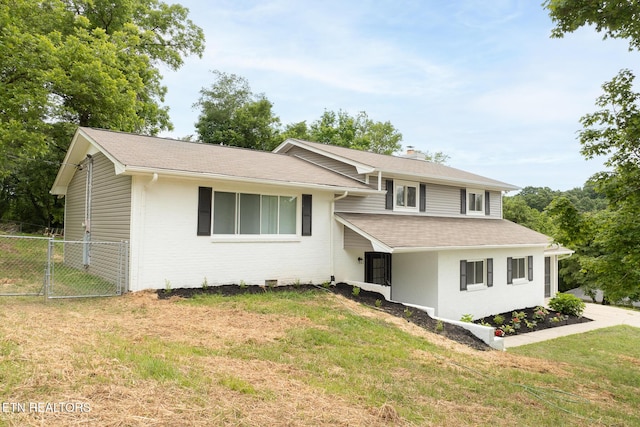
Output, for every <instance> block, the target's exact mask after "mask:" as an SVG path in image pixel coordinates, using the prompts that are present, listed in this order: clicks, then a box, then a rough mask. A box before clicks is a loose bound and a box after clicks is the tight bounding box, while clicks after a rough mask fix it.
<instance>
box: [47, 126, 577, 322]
mask: <svg viewBox="0 0 640 427" xmlns="http://www.w3.org/2000/svg"><path fill="white" fill-rule="evenodd" d="M516 189H517V187H515V186H512V185H509V184H505V183H502V182H499V181H496V180H492V179H489V178H485V177H482V176H478V175H475V174H471V173H468V172H465V171H461V170H458V169H454V168H450V167H447V166H443V165H439V164H434V163H431V162H428V161H425V160H422V159H420V158H418V156H416V155H415V153H413V154H409V156H408V157H407V156H402V157H396V156H387V155H380V154H374V153H369V152H364V151H357V150H351V149H347V148H342V147H336V146H331V145H324V144H318V143H312V142H307V141H300V140H294V139H290V140H287V141H285V142H284V143H282V144H281V145H280V146H279V147H277V148H276V149H275V150H274V152H261V151H254V150H246V149H239V148H232V147H225V146H219V145H210V144H202V143H194V142H185V141H178V140H172V139H165V138H156V137H149V136H141V135H134V134H127V133H121V132H113V131H105V130H99V129H91V128H80V129H78V131H77V132H76V134H75V136H74V138H73V141H72V143H71V146H70V147H69V151H68V153H67V155H66V158H65V160H64V163H63V165H62V167H61V168H60V170H59V172H58V175H57V177H56V180H55V183H54V185H53V188H52V190H51V192H52V193H53V194H57V195H60V196H65V197H66V204H65V236H66V239H71V240H84V241H114V240H118V241H119V240H126V241H129V245H130V246H129V290H131V291H138V290H142V289H147V288H155V289H158V288H164V287H165V286H166V285H167V284H170V285H171V286H172V287H200V286H202V284H203V283H205V281H206V283H207V284H208V285H212V286H213V285H221V284H231V283H235V284H238V283H240V282H244V283H247V284H256V285H264V284H265V283H266V282H269V283H273V281H277V283H279V284H288V283H293V282H303V283H308V282H313V283H323V282H328V281H337V282H346V283H350V284H354V285H357V286H360V287H363V288H365V289H371V290H376V291H378V292H381V293H382V294H383V295H385V296H386V297H387V298H388V299H392V300H395V301H399V302H407V303H412V304H416V305H420V306H425V307H431V308H432V309H433V312H434V313H435V314H436V315H437V316H439V317H444V318H450V319H459V318H460V317H461V315H462V314H473V315H474V317H476V318H477V317H483V316H485V315H488V314H493V313H498V312H503V311H508V310H513V309H517V308H523V307H528V306H534V305H539V304H543V303H544V298H545V296H552V295H553V294H555V292H556V291H557V261H558V257H559V256H562V255H564V254H568V253H570V251H568V250H566V249H563V248H560V247H556V246H554V245H552V244H551V241H550V239H549V237H547V236H545V235H542V234H540V233H537V232H535V231H532V230H530V229H527V228H525V227H522V226H520V225H517V224H514V223H512V222H509V221H507V220H504V219H503V218H502V194H503V192H505V191H510V190H516ZM100 262H101V263H105V262H107V261H105V260H102V259H92V258H91V257H89V256H85V257H84V258H83V263H84V267H85V268H86V269H91V268H97V267H98V266H97V265H94V264H96V263H100Z"/></svg>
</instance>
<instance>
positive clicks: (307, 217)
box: [302, 194, 312, 236]
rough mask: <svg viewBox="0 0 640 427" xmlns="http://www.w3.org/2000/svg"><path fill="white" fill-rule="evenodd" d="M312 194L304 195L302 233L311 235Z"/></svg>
mask: <svg viewBox="0 0 640 427" xmlns="http://www.w3.org/2000/svg"><path fill="white" fill-rule="evenodd" d="M311 207H312V203H311V194H303V195H302V235H303V236H311V210H312V209H311Z"/></svg>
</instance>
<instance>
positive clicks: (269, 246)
mask: <svg viewBox="0 0 640 427" xmlns="http://www.w3.org/2000/svg"><path fill="white" fill-rule="evenodd" d="M199 186H206V187H213V189H214V191H228V192H245V193H258V194H273V195H291V196H296V197H297V200H298V214H297V218H298V219H297V227H298V230H297V235H296V236H295V237H294V238H285V239H278V238H275V239H273V238H272V239H270V238H261V236H232V237H227V238H224V239H220V238H217V237H216V236H197V235H196V230H197V217H198V187H199ZM302 194H303V192H302V191H299V190H292V189H290V188H283V187H280V188H279V187H275V186H266V185H248V184H237V183H236V184H234V183H230V182H228V181H227V182H214V181H195V180H188V179H176V178H171V179H168V178H163V177H162V176H160V177H159V179H158V180H157V181H155V182H150V178H149V177H134V180H133V195H132V201H133V202H132V206H133V208H132V230H131V234H132V238H131V250H130V256H131V277H130V289H131V290H132V291H136V290H142V289H147V288H156V289H161V288H164V287H165V286H166V284H167V283H169V284H170V286H171V287H173V288H180V287H200V286H202V283H203V282H204V279H205V278H206V280H207V282H208V284H209V285H212V286H213V285H220V284H239V283H240V282H241V281H243V282H245V283H246V284H257V285H264V284H265V280H271V279H276V280H278V282H279V284H288V283H292V282H295V281H298V280H299V281H300V282H302V283H309V282H313V283H322V282H324V281H328V280H329V279H330V276H331V272H330V264H331V263H330V259H331V256H330V233H329V226H330V224H331V222H332V221H331V220H330V211H329V210H330V201H331V200H332V198H333V194H332V193H327V192H322V191H316V192H313V191H309V192H308V191H305V192H304V194H311V195H312V196H313V233H312V236H301V230H300V227H301V223H300V209H301V195H302Z"/></svg>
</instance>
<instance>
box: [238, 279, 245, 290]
mask: <svg viewBox="0 0 640 427" xmlns="http://www.w3.org/2000/svg"><path fill="white" fill-rule="evenodd" d="M238 286H240V289H247V282H245V281H244V280H240V284H239V285H238Z"/></svg>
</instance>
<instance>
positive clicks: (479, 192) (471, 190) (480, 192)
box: [467, 188, 485, 216]
mask: <svg viewBox="0 0 640 427" xmlns="http://www.w3.org/2000/svg"><path fill="white" fill-rule="evenodd" d="M472 194H476V195H479V196H480V197H482V209H480V210H479V211H476V210H473V209H471V207H472V205H471V195H472ZM484 197H485V195H484V190H478V189H477V188H467V215H472V216H473V215H478V216H480V215H482V216H484V209H485V208H484V204H485V200H484Z"/></svg>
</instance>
